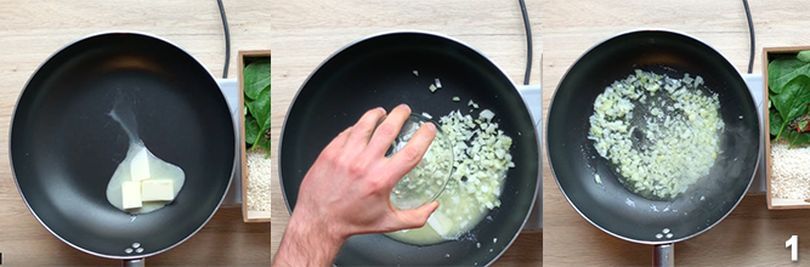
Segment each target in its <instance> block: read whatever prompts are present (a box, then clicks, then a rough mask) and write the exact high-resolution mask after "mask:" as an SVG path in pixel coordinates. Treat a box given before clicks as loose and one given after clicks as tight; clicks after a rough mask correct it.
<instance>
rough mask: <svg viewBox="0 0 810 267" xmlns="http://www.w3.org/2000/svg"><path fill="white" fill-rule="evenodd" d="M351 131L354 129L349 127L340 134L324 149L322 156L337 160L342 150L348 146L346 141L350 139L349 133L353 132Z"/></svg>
mask: <svg viewBox="0 0 810 267" xmlns="http://www.w3.org/2000/svg"><path fill="white" fill-rule="evenodd" d="M351 130H352V127H349V128H346V130H343V131H342V132H340V133H339V134H338V135H337V136H336V137H335V138H334V139H332V141H330V142H329V144H327V145H326V147H324V149H323V150H322V151H321V156H326V157H330V158H333V159H334V158H337V157H338V156H339V155H338V153H339V151H340V150H341V148H343V146H344V145H346V139H348V137H349V132H351Z"/></svg>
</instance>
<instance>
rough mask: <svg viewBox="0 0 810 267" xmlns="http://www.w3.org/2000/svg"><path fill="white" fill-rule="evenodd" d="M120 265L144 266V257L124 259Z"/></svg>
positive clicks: (127, 266) (126, 266)
mask: <svg viewBox="0 0 810 267" xmlns="http://www.w3.org/2000/svg"><path fill="white" fill-rule="evenodd" d="M121 266H123V267H145V266H146V259H133V260H124V261H123V262H121Z"/></svg>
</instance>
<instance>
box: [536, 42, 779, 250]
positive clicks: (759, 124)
mask: <svg viewBox="0 0 810 267" xmlns="http://www.w3.org/2000/svg"><path fill="white" fill-rule="evenodd" d="M641 33H665V34H671V35H680V37H686V38H687V39H690V40H691V41H694V42H696V43H698V44H701V45H704V46H705V47H706V48H708V49H709V50H711V52H713V53H714V54H716V55H718V56H719V57H721V58H723V63H724V64H725V65H726V66H727V67H729V68H730V69H733V70H735V73H736V75H735V77H736V78H737V79H738V80H739V81H740V82H741V83H742V84H745V80H744V79H743V78H742V75H741V74H740V72H739V71H737V69H736V68H735V67H734V65H732V64H731V62H730V61H729V60H728V58H726V57H725V56H723V54H721V53H720V52H719V51H718V50H717V49H715V48H714V47H713V46H711V45H709V44H708V43H706V42H703V41H701V40H700V39H698V38H696V37H694V36H692V35H690V34H687V33H685V32H681V31H677V30H671V29H664V28H636V29H631V30H626V31H622V32H619V33H617V34H614V35H611V36H610V37H607V38H604V39H602V40H601V41H599V42H597V43H595V44H594V45H593V46H591V47H590V48H588V49H587V50H586V51H585V52H583V53H582V54H581V55H580V56H579V57H578V58H577V59H576V60H575V61H574V63H573V64H572V65H571V66H570V67H569V68H568V69H567V70H566V71H565V73H564V74H563V76H562V77H561V78H560V81H562V80H564V79H565V77H566V76H568V74H569V72H570V71H571V69H572V68H573V67H574V66H575V65H577V63H578V62H580V61H581V60H582V59H583V58H585V56H587V55H588V54H589V53H591V52H592V51H594V50H595V49H596V48H598V47H600V46H602V45H604V44H606V43H607V42H610V41H612V40H613V39H615V38H619V37H623V36H627V35H633V34H641ZM559 86H560V84H559V83H558V84H557V88H555V90H554V94H553V95H552V97H551V103H549V108H548V110H549V112H548V115H551V111H552V110H553V108H554V102H555V100H556V99H557V93H558V90H557V89H559ZM746 92H747V96H748V100H749V101H750V102H751V104H752V105H753V106H756V102H754V98H753V96H751V92H748V90H746ZM756 119H757V128H758V130H759V139H762V138H764V137H763V136H762V135H763V127H764V126H763V125H762V121H761V119H760V118H759V115H757V118H756ZM545 124H546V125H545V129H544V130H545V135H544V136H545V138H546V140H545V141H546V142H545V147H546V155H547V156H548V163H549V167H550V169H551V174H552V175H553V176H554V182H555V183H556V185H557V188H558V189H559V190H560V191H561V192H562V195H563V197H565V200H566V201H567V202H568V204H569V205H570V206H571V207H572V208H574V210H575V211H576V212H577V213H578V214H579V215H580V217H582V218H583V219H585V221H587V222H588V223H590V224H591V225H593V226H594V227H596V228H597V229H599V230H601V231H602V232H605V233H607V234H609V235H611V236H613V237H616V238H618V239H621V240H624V241H628V242H632V243H637V244H644V245H655V246H658V245H665V244H675V243H678V242H681V241H685V240H688V239H691V238H693V237H696V236H698V235H700V234H703V233H704V232H706V231H709V230H710V229H712V228H714V227H715V226H717V225H718V224H720V222H722V221H723V220H725V219H726V217H728V216H729V215H731V212H732V211H734V209H735V208H737V206H738V205H739V204H740V202H742V200H743V198H745V195H746V194H747V192H748V190H749V189H750V188H751V184H752V183H753V181H754V177H755V176H756V174H757V169H758V168H759V162H760V160H762V149H763V147H762V146H758V149H757V160H756V162H754V163H753V164H754V165H755V167H754V171H753V172H752V173H751V177H750V178H749V179H748V185H746V187H745V190H743V193H742V195H741V196H740V197H738V198H737V200H736V201H735V202H734V205H732V206H731V208H730V209H729V210H728V211H726V212H725V214H723V216H721V217H720V218H719V219H717V220H716V221H714V222H713V223H712V224H710V225H709V226H707V227H706V228H703V229H701V230H699V231H697V232H694V233H692V234H690V235H687V236H684V237H681V238H677V239H670V240H662V241H648V240H640V239H635V238H630V237H626V236H623V235H620V234H617V233H614V232H612V231H610V230H607V229H605V228H604V227H602V226H601V225H599V224H597V223H596V222H594V221H593V220H591V219H590V218H589V217H588V216H586V215H585V214H584V213H583V212H582V210H580V208H579V207H577V205H576V204H574V202H573V201H572V200H571V198H570V197H569V196H568V194H567V193H566V192H565V190H564V189H563V188H562V186H560V181H559V178H558V176H557V173H556V171H555V170H554V164H553V163H552V162H551V156H550V155H551V149H550V147H549V141H548V138H549V135H548V124H549V120H548V119H546V122H545Z"/></svg>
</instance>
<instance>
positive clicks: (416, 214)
mask: <svg viewBox="0 0 810 267" xmlns="http://www.w3.org/2000/svg"><path fill="white" fill-rule="evenodd" d="M437 208H439V202H437V201H433V202H431V203H428V204H425V205H422V206H420V207H418V208H415V209H410V210H397V211H394V218H395V220H396V221H394V222H391V223H392V224H393V225H392V227H393V228H397V229H411V228H418V227H422V226H424V225H425V223H426V222H427V220H428V218H429V217H430V215H431V214H433V212H434V211H436V209H437Z"/></svg>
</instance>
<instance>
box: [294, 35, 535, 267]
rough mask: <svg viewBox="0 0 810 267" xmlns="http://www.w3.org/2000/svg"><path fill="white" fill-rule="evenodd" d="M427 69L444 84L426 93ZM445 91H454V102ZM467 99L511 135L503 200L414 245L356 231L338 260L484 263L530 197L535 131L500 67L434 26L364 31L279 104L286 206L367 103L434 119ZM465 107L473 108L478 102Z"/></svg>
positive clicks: (516, 224) (501, 246)
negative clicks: (460, 232) (471, 222)
mask: <svg viewBox="0 0 810 267" xmlns="http://www.w3.org/2000/svg"><path fill="white" fill-rule="evenodd" d="M414 70H417V71H418V72H419V75H418V76H416V75H414V74H413V73H412V71H414ZM434 78H439V79H440V80H441V83H442V86H443V87H442V89H439V90H438V91H436V93H433V94H432V93H430V91H429V90H428V86H429V84H431V83H433V82H434ZM453 96H458V97H460V98H461V99H462V100H461V101H460V102H453V101H452V100H451V98H452V97H453ZM471 99H472V100H474V101H475V102H476V103H478V104H479V105H480V106H481V108H482V109H483V108H488V109H490V110H492V111H493V112H495V113H496V118H495V120H496V121H497V122H498V123H499V125H500V128H501V129H502V130H503V131H504V132H505V133H506V134H507V135H509V136H511V137H512V139H513V141H514V143H513V145H512V149H511V151H510V152H511V153H512V155H513V157H514V161H515V165H516V167H515V168H514V169H510V170H509V172H508V177H507V180H506V184H505V188H504V190H503V195H502V196H501V201H502V202H503V205H502V206H501V207H500V208H497V209H495V210H493V211H491V212H490V214H489V216H490V218H491V219H485V220H484V221H483V222H482V223H481V224H479V225H478V226H477V227H476V228H475V229H473V231H472V232H473V233H474V236H476V237H477V238H478V240H477V241H476V240H473V239H463V240H459V241H452V242H445V243H441V244H438V245H433V246H427V247H417V246H412V245H408V244H404V243H400V242H398V241H395V240H393V239H390V238H387V237H385V236H383V235H362V236H356V237H353V238H351V239H350V240H349V241H348V242H347V243H346V244H345V245H344V247H343V249H342V250H341V252H340V255H339V256H338V258H337V260H336V262H335V263H336V264H337V265H366V266H368V265H398V264H399V265H405V266H407V265H434V266H435V265H447V264H452V265H468V266H471V265H473V264H475V263H477V264H478V265H485V264H487V263H489V262H491V261H492V260H494V259H495V258H497V256H498V255H500V254H501V253H502V252H503V251H504V250H505V248H506V247H507V246H508V245H509V244H510V243H511V240H513V239H514V237H515V236H516V235H517V234H518V233H519V231H520V229H521V227H522V225H523V224H524V222H525V220H526V218H527V216H528V214H529V211H530V209H531V207H532V205H533V202H534V198H535V195H536V189H537V185H538V180H537V177H538V145H537V139H536V136H535V133H534V130H533V125H532V121H531V118H530V115H529V113H528V111H527V109H526V107H525V105H524V104H523V102H522V100H521V98H520V95H519V94H518V92H517V90H516V89H515V86H514V85H513V84H512V82H511V81H510V80H509V79H508V78H507V77H506V76H505V75H504V74H503V72H501V71H500V70H499V69H498V68H497V67H496V66H495V65H494V64H492V63H491V62H490V61H489V60H487V59H486V58H485V57H484V56H482V55H481V54H479V53H478V52H476V51H474V50H472V49H471V48H469V47H467V46H465V45H463V44H461V43H459V42H457V41H454V40H451V39H448V38H446V37H441V36H438V35H434V34H427V33H418V32H399V33H387V34H382V35H377V36H373V37H370V38H368V39H364V40H362V41H359V42H357V43H354V44H352V45H350V46H349V47H347V48H345V49H343V50H341V51H340V52H338V53H337V54H334V55H333V56H332V57H331V58H329V59H328V60H327V61H326V62H324V63H323V64H322V65H321V66H320V67H319V68H318V69H317V70H316V71H315V72H314V73H313V74H312V75H311V76H310V77H309V79H308V80H307V81H306V82H305V83H304V85H303V86H302V88H301V90H300V91H299V92H298V95H297V96H296V98H295V100H294V101H293V104H292V106H291V107H290V109H289V111H288V113H287V119H286V121H285V125H284V128H283V132H282V136H281V145H280V149H279V151H280V152H279V153H280V155H279V156H280V158H279V161H280V163H279V164H280V170H281V172H280V178H281V185H282V190H283V191H284V198H285V200H286V201H287V204H288V207H294V206H295V201H296V199H297V197H298V188H299V186H300V184H301V180H302V179H303V177H304V174H305V173H306V171H307V170H308V169H309V167H310V166H311V165H312V162H313V161H314V160H315V158H316V157H317V155H318V154H319V153H320V151H321V149H323V147H324V146H326V144H327V143H328V142H329V141H330V140H331V139H332V138H334V137H335V136H336V135H337V134H338V133H339V132H340V131H342V130H343V129H345V128H347V127H349V126H351V125H352V124H353V123H354V122H355V121H356V120H357V118H359V117H360V115H362V114H363V112H365V111H366V110H368V109H371V108H374V107H377V106H382V107H384V108H386V109H387V110H390V109H391V108H393V107H394V106H396V105H397V104H399V103H406V104H409V105H410V106H411V108H412V109H413V111H414V112H417V113H421V112H427V113H430V114H431V115H433V116H434V119H438V117H439V116H442V115H445V114H448V113H449V112H450V111H453V110H461V111H462V112H464V113H465V114H466V113H470V109H471V108H470V107H468V106H467V103H468V101H469V100H471ZM471 114H472V116H477V115H478V111H477V110H476V111H473V112H472V113H471ZM494 238H497V242H493V239H494ZM476 242H480V243H481V244H482V246H481V248H477V247H476ZM490 249H492V250H490Z"/></svg>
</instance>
